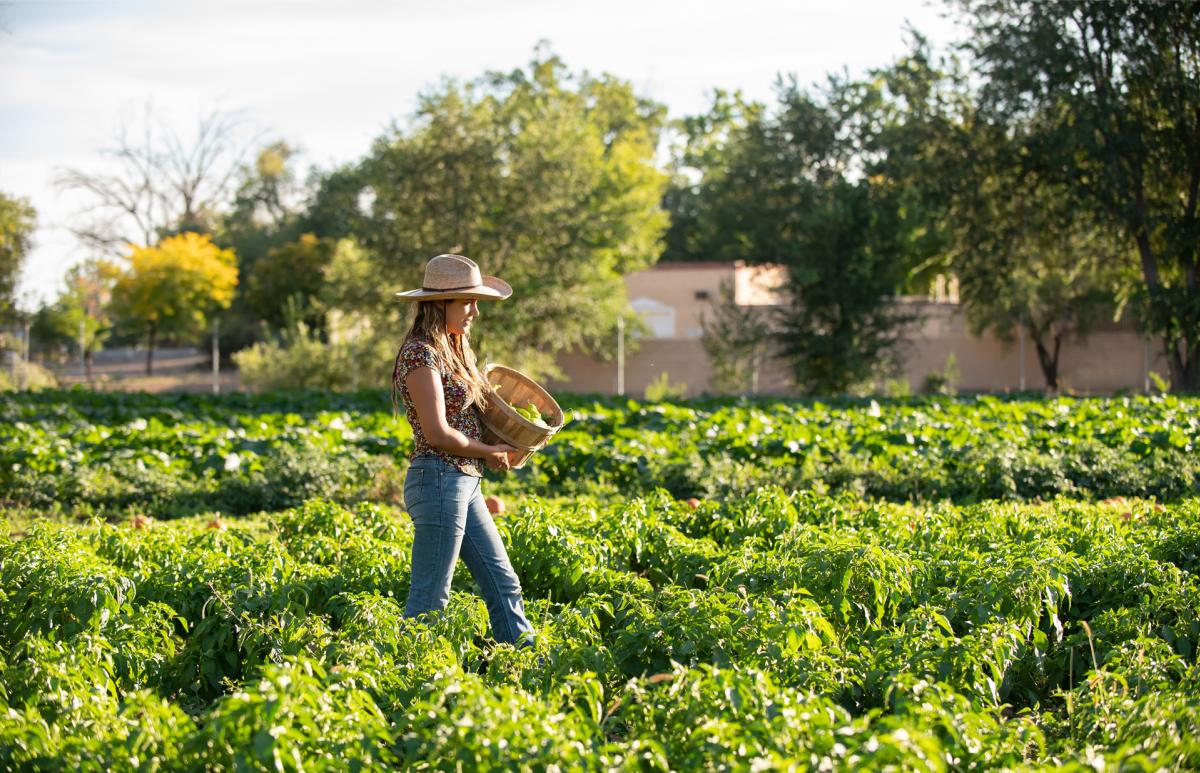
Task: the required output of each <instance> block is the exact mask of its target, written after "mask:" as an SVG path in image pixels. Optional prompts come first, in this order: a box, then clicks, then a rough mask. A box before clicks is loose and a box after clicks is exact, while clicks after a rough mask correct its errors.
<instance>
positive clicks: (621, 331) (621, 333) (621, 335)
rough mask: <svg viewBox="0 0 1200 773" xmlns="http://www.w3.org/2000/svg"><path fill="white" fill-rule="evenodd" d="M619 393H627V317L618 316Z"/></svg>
mask: <svg viewBox="0 0 1200 773" xmlns="http://www.w3.org/2000/svg"><path fill="white" fill-rule="evenodd" d="M617 394H618V395H623V394H625V318H624V317H617Z"/></svg>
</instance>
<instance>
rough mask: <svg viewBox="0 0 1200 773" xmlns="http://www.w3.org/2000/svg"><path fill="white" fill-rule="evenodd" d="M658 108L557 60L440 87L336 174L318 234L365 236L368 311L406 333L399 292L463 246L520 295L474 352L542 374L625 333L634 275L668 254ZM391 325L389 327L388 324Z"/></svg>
mask: <svg viewBox="0 0 1200 773" xmlns="http://www.w3.org/2000/svg"><path fill="white" fill-rule="evenodd" d="M663 117H664V109H663V107H662V106H661V105H658V104H655V103H652V102H649V101H647V100H644V99H641V98H639V97H637V96H636V95H635V94H634V92H633V89H632V88H631V87H630V85H629V84H627V83H624V82H622V81H619V80H617V79H615V78H613V77H611V76H602V77H598V78H593V77H590V76H588V75H586V74H585V75H583V76H579V77H574V76H571V75H570V74H569V73H568V72H567V71H566V69H565V66H564V65H563V63H562V62H561V61H560V60H559V59H558V58H556V57H553V56H550V57H547V58H543V59H539V60H535V61H534V62H533V63H532V64H531V65H530V67H529V69H528V71H526V70H517V71H514V72H511V73H507V74H502V73H490V74H488V75H486V76H484V77H482V78H480V79H477V80H475V81H473V82H471V83H468V84H466V85H459V84H456V83H446V84H443V86H442V87H441V88H439V89H438V90H436V91H434V92H432V93H429V94H425V95H424V96H422V98H421V103H420V108H419V110H418V112H417V115H416V118H415V121H414V123H413V126H412V127H411V129H409V130H407V131H404V130H401V129H399V128H395V129H393V130H392V131H391V132H389V133H388V134H387V135H385V136H384V137H381V138H379V139H378V140H377V141H376V142H375V144H374V146H373V148H372V150H371V152H370V153H369V154H368V156H367V157H366V158H365V159H363V160H362V162H361V163H359V164H358V165H356V166H355V167H353V168H351V169H344V170H339V172H337V173H335V174H333V175H330V177H329V178H328V179H327V181H326V183H325V184H324V185H323V186H322V190H321V192H320V194H319V195H318V197H317V202H316V203H315V206H314V208H313V213H314V216H315V217H318V218H319V219H320V220H321V221H322V222H324V223H327V224H330V230H326V231H320V230H319V231H318V232H317V233H318V234H319V235H321V236H333V237H342V236H353V237H355V239H356V240H357V241H358V242H359V243H360V244H361V245H362V246H363V247H364V248H365V250H366V251H367V252H368V253H369V254H370V255H371V259H372V261H373V263H374V269H375V270H374V272H373V277H372V285H371V289H372V293H371V297H372V298H373V299H374V302H373V303H372V304H370V308H369V310H370V311H371V313H372V314H373V315H374V316H376V317H377V318H379V320H380V321H381V324H380V325H379V326H377V328H378V329H387V328H388V327H395V326H396V324H397V320H396V316H397V312H398V310H397V308H396V306H395V304H394V303H391V301H390V293H389V292H386V291H384V292H381V291H380V290H381V289H382V288H389V289H390V288H396V289H400V288H402V287H405V286H412V285H413V284H414V283H419V282H420V278H421V273H420V272H421V269H422V266H423V265H424V262H425V260H426V259H428V258H429V257H431V256H433V255H436V254H438V253H441V252H461V253H464V254H466V255H468V256H471V257H473V258H476V259H477V260H478V262H479V263H480V264H481V265H482V266H483V267H484V269H485V270H486V271H487V272H489V273H494V274H497V275H499V276H502V277H504V278H505V279H506V280H508V281H509V282H511V283H512V284H513V286H514V288H515V296H514V302H511V303H500V304H494V305H491V306H488V307H487V308H486V309H485V314H487V316H488V319H489V322H488V325H487V326H486V331H485V332H484V334H483V336H482V337H480V336H478V335H477V336H476V345H477V346H478V347H479V348H480V349H481V350H486V352H487V354H488V355H489V356H490V357H492V358H496V359H499V358H503V359H505V360H507V361H509V362H512V363H514V364H519V365H520V366H521V367H522V368H523V369H525V370H528V371H529V372H532V373H542V374H547V373H554V372H555V370H556V369H555V365H554V362H555V356H556V354H557V353H558V352H560V351H563V350H566V349H570V348H572V347H581V348H585V349H590V350H593V351H595V350H597V349H599V348H600V347H602V346H606V345H608V341H610V340H612V339H613V338H615V324H616V319H617V317H618V316H619V315H621V314H622V313H623V311H624V309H625V306H626V300H625V293H624V283H623V282H622V276H623V275H624V274H625V273H627V272H630V271H635V270H638V269H641V268H645V267H647V266H649V265H651V264H652V263H653V262H654V261H655V259H656V258H657V256H658V254H659V252H660V250H661V237H662V233H663V231H664V230H665V228H666V215H665V213H664V212H663V211H662V209H661V207H660V201H661V198H662V192H663V188H664V185H665V176H664V175H663V173H662V172H661V171H659V170H658V169H657V168H656V167H655V163H654V153H655V147H656V144H657V141H658V136H659V131H660V129H661V127H662V122H663ZM388 320H390V321H388Z"/></svg>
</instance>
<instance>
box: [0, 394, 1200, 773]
mask: <svg viewBox="0 0 1200 773" xmlns="http://www.w3.org/2000/svg"><path fill="white" fill-rule="evenodd" d="M564 408H566V409H567V410H568V413H569V414H570V415H571V418H572V421H571V423H570V424H569V425H568V426H567V428H566V429H564V430H563V431H562V432H561V433H560V434H559V435H558V436H557V437H556V438H555V440H554V442H553V443H552V444H551V445H550V446H549V447H548V448H546V449H545V450H544V451H542V452H541V453H539V454H538V455H536V456H535V457H534V459H533V460H532V461H531V463H530V465H529V466H528V468H527V469H524V470H521V471H517V472H515V473H511V474H509V475H507V476H503V477H501V476H494V477H489V480H488V481H487V482H486V483H485V487H486V489H487V491H488V492H490V493H496V494H499V495H500V496H501V497H502V498H503V499H504V500H505V501H506V503H507V508H506V512H505V513H504V514H503V515H502V516H499V517H498V518H497V523H498V525H499V528H500V531H501V534H502V536H503V538H504V542H505V544H506V545H507V546H508V550H509V554H510V556H511V558H512V560H513V563H514V565H515V567H516V569H517V572H518V574H519V576H520V578H521V581H522V585H523V587H524V592H525V596H526V604H527V611H528V613H529V617H530V619H531V621H532V622H533V623H534V625H535V627H536V628H537V629H538V634H539V642H538V646H537V648H536V651H517V650H514V649H513V648H511V647H510V646H508V645H496V644H495V643H493V642H490V641H489V640H488V638H487V631H488V624H487V613H486V610H485V608H484V605H483V601H482V600H481V599H480V598H479V597H478V595H477V594H476V593H475V592H474V587H473V583H472V581H471V578H470V576H469V574H467V572H466V570H465V568H462V567H461V566H460V570H459V573H458V574H457V575H456V577H455V584H454V592H453V594H452V598H451V602H450V606H449V607H448V608H447V610H446V611H445V612H444V613H443V614H441V615H439V616H437V617H436V618H435V619H431V620H427V621H424V622H416V621H409V620H405V619H403V614H402V613H403V606H404V600H405V597H406V594H407V591H408V582H409V577H408V572H409V549H410V545H411V528H410V524H409V521H408V518H407V515H406V514H405V513H404V511H403V507H402V502H401V501H400V500H399V496H398V492H399V490H400V487H401V482H402V480H403V473H404V470H405V467H406V464H407V462H406V461H405V457H406V455H407V451H408V448H409V446H410V442H411V438H410V435H409V432H408V427H407V425H406V423H405V422H404V420H403V418H402V417H400V418H397V417H395V416H393V415H392V413H391V410H390V407H389V405H388V402H387V398H386V395H383V394H381V393H377V392H362V393H357V394H349V395H320V394H268V395H261V396H249V395H233V396H228V397H221V398H212V397H199V396H169V397H151V396H146V395H97V394H91V393H87V392H58V393H54V392H49V393H45V392H44V393H36V394H26V395H18V396H11V395H9V396H4V397H0V498H2V500H3V502H2V503H0V504H2V506H3V508H4V509H3V511H0V512H3V514H4V516H3V517H5V518H6V519H7V521H8V523H7V526H6V527H5V528H3V529H2V530H0V768H4V769H46V770H57V769H64V768H82V769H94V770H111V769H116V770H124V769H145V770H179V769H183V770H195V769H227V768H228V769H258V768H262V769H277V770H321V769H328V770H345V769H361V768H387V767H402V768H413V769H426V768H428V769H439V770H446V769H449V770H455V769H462V770H477V769H489V768H491V769H499V768H503V769H533V770H542V769H553V768H555V767H556V766H557V768H558V769H562V770H567V769H579V768H582V769H592V770H609V769H636V770H660V769H661V770H668V769H674V770H688V771H690V770H774V769H810V768H811V769H834V768H838V769H840V768H868V769H880V768H889V767H890V768H894V769H917V770H964V769H980V768H994V767H1007V768H1048V767H1055V768H1058V767H1067V768H1077V769H1080V770H1083V769H1087V770H1108V769H1131V770H1142V769H1146V770H1156V769H1164V768H1165V769H1188V768H1196V767H1200V666H1198V665H1197V648H1198V646H1200V580H1198V576H1197V571H1198V559H1197V553H1198V551H1200V488H1198V486H1200V400H1196V399H1189V398H1175V397H1155V398H1141V397H1138V398H1133V397H1130V398H1112V399H1088V400H1073V399H1057V400H1050V401H1039V400H1018V399H1012V400H1009V399H999V398H971V399H959V400H950V399H945V398H941V399H928V400H925V399H917V400H904V401H881V402H875V401H870V400H861V401H860V400H845V401H836V402H825V403H821V402H814V401H787V402H783V401H769V400H760V401H738V400H717V401H693V402H687V403H680V404H670V405H667V404H664V405H643V404H637V403H631V402H625V401H615V400H591V399H582V398H575V399H571V400H567V401H565V405H564ZM689 499H692V500H693V501H691V502H689V501H686V500H689Z"/></svg>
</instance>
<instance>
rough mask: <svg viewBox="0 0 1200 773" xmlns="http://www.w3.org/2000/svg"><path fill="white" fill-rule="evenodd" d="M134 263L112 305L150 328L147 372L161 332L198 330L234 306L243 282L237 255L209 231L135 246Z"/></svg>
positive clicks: (131, 257)
mask: <svg viewBox="0 0 1200 773" xmlns="http://www.w3.org/2000/svg"><path fill="white" fill-rule="evenodd" d="M130 247H131V252H130V255H129V268H128V269H127V270H126V271H125V272H124V273H123V274H121V276H120V277H119V278H118V279H117V283H116V286H115V287H114V288H113V297H112V308H113V312H114V313H115V314H116V315H117V316H120V317H123V318H125V319H128V320H131V321H133V322H136V323H138V324H141V325H144V326H145V328H146V338H147V344H148V348H147V352H146V375H150V374H151V373H152V372H153V370H154V346H155V343H156V342H157V341H158V338H159V336H163V335H166V336H188V335H195V334H197V333H199V332H201V331H203V330H205V329H207V328H208V324H209V320H210V319H211V317H212V315H213V313H215V312H216V311H218V310H220V309H227V308H229V304H230V303H232V302H233V291H234V288H235V287H237V283H238V270H237V256H236V255H235V254H234V252H233V250H227V249H221V248H220V247H218V246H217V245H215V244H213V243H212V240H211V239H210V238H209V237H208V236H207V235H204V234H197V233H191V232H187V233H182V234H179V235H177V236H171V237H168V238H166V239H163V240H162V241H161V242H159V243H158V244H157V245H155V246H153V247H141V246H138V245H136V244H134V245H130Z"/></svg>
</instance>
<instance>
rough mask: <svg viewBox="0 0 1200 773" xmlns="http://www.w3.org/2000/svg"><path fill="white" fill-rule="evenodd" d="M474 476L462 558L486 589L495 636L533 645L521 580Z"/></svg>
mask: <svg viewBox="0 0 1200 773" xmlns="http://www.w3.org/2000/svg"><path fill="white" fill-rule="evenodd" d="M475 480H476V484H475V495H474V496H473V497H472V498H471V503H470V506H469V507H468V508H467V525H466V534H465V535H464V536H463V540H462V559H463V561H464V562H465V563H466V565H467V568H468V569H470V570H471V576H472V577H474V578H475V582H476V583H478V584H479V588H480V590H481V591H482V592H483V600H484V602H486V603H487V609H488V617H489V618H490V619H491V622H492V637H493V638H494V639H495V640H496V641H498V642H508V643H510V644H516V645H518V646H533V644H534V633H533V626H531V625H530V624H529V620H527V619H526V618H525V605H524V602H522V600H521V582H520V580H518V579H517V573H516V572H515V571H514V570H513V567H512V563H511V562H510V561H509V560H508V551H507V550H505V549H504V543H503V542H501V541H500V533H499V532H497V531H496V522H495V521H493V520H492V514H491V513H490V512H488V509H487V505H486V504H484V501H483V493H482V491H481V490H480V485H479V479H478V478H476V479H475Z"/></svg>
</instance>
